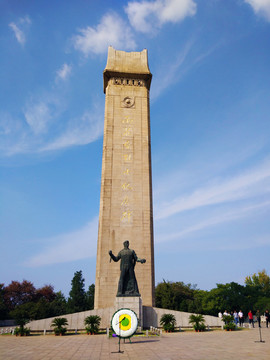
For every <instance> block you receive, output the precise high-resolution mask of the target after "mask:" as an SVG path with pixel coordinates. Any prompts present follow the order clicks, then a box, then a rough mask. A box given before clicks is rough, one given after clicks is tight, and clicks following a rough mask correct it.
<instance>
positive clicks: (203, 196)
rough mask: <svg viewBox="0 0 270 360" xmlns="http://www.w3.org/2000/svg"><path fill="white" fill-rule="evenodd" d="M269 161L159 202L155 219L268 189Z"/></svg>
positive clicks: (229, 200)
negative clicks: (165, 201)
mask: <svg viewBox="0 0 270 360" xmlns="http://www.w3.org/2000/svg"><path fill="white" fill-rule="evenodd" d="M269 178H270V161H269V160H266V161H264V162H263V163H261V164H260V165H258V166H257V167H256V168H253V169H250V170H248V171H246V172H245V173H244V174H240V175H236V176H234V177H231V178H227V179H226V180H223V179H215V180H213V181H212V182H211V184H209V185H207V186H205V187H201V188H197V189H195V190H193V192H192V193H191V194H189V195H183V196H178V197H176V198H175V199H173V200H172V201H170V202H167V203H163V204H160V205H159V207H158V211H157V214H156V218H157V219H165V218H167V217H170V216H172V215H174V214H177V213H180V212H183V211H186V210H192V209H196V208H200V207H203V206H209V205H216V204H222V203H226V202H232V201H237V200H242V199H247V198H251V197H253V196H255V195H258V194H262V193H268V192H269V191H270V187H269V185H268V186H267V185H266V184H265V181H267V183H268V184H269Z"/></svg>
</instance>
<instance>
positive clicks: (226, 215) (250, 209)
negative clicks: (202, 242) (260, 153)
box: [156, 201, 270, 242]
mask: <svg viewBox="0 0 270 360" xmlns="http://www.w3.org/2000/svg"><path fill="white" fill-rule="evenodd" d="M269 207H270V201H264V202H262V203H258V204H252V205H247V206H243V207H239V208H236V209H235V208H233V209H232V210H230V211H226V212H222V211H220V213H219V214H218V215H216V216H212V217H209V218H207V219H206V220H203V221H200V222H196V223H195V224H194V225H191V226H187V227H184V228H182V229H181V231H177V232H172V233H169V234H168V233H166V235H159V236H157V239H156V241H157V242H163V241H170V240H173V239H180V238H182V237H186V235H188V234H192V233H194V232H197V231H200V230H203V229H206V228H209V227H213V226H216V225H219V224H223V223H226V222H232V221H237V220H239V219H241V218H244V217H248V216H251V215H253V214H254V212H257V211H258V210H260V209H262V210H264V209H265V208H269Z"/></svg>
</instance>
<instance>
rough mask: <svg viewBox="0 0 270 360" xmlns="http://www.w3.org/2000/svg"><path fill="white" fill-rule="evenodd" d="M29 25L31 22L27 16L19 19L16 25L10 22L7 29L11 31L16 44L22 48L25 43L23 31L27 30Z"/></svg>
mask: <svg viewBox="0 0 270 360" xmlns="http://www.w3.org/2000/svg"><path fill="white" fill-rule="evenodd" d="M30 24H31V20H30V18H29V16H25V17H23V18H20V19H19V21H18V22H17V23H15V22H11V23H10V24H9V27H10V28H11V29H12V30H13V32H14V34H15V37H16V39H17V41H18V43H19V44H21V45H22V46H23V45H24V44H25V42H26V36H25V31H26V30H27V28H28V26H29V25H30Z"/></svg>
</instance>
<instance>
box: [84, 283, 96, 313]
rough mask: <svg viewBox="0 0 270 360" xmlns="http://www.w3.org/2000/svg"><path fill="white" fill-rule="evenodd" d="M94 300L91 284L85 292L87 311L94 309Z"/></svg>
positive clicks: (93, 290)
mask: <svg viewBox="0 0 270 360" xmlns="http://www.w3.org/2000/svg"><path fill="white" fill-rule="evenodd" d="M94 299H95V284H91V285H90V286H89V288H88V291H87V292H86V306H87V310H92V309H94Z"/></svg>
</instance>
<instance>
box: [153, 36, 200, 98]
mask: <svg viewBox="0 0 270 360" xmlns="http://www.w3.org/2000/svg"><path fill="white" fill-rule="evenodd" d="M192 45H193V42H192V41H189V42H188V43H187V44H186V45H185V47H184V48H183V49H182V51H180V52H179V53H178V55H176V56H175V59H174V61H172V62H171V63H170V64H169V65H168V66H167V67H166V73H165V74H164V73H162V74H161V73H157V76H156V80H155V79H154V81H153V86H152V91H151V99H152V100H154V99H156V98H157V97H158V96H160V94H161V93H162V92H163V91H164V90H165V89H167V88H168V87H169V86H170V85H171V84H173V83H177V82H178V81H179V79H180V78H181V77H182V76H183V74H184V73H185V72H186V71H187V68H186V67H183V64H184V62H185V60H186V58H187V56H188V54H189V52H190V50H191V48H192ZM181 67H183V69H182V70H181V71H180V70H179V69H180V68H181ZM160 78H162V81H159V79H160Z"/></svg>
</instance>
